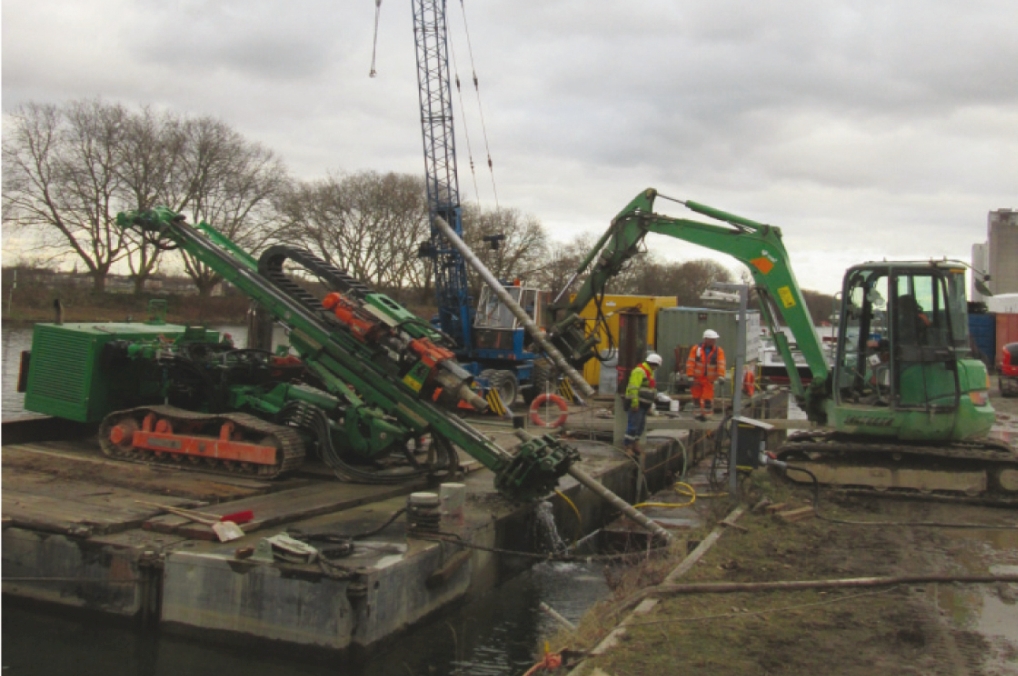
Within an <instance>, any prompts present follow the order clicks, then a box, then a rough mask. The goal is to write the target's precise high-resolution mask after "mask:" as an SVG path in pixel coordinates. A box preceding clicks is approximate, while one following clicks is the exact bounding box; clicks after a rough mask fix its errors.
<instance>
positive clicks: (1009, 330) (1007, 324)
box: [993, 312, 1018, 369]
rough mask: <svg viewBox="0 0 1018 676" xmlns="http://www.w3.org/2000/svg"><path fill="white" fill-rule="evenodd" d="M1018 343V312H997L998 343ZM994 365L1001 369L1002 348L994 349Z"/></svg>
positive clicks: (1001, 344) (1002, 344)
mask: <svg viewBox="0 0 1018 676" xmlns="http://www.w3.org/2000/svg"><path fill="white" fill-rule="evenodd" d="M1008 343H1018V313H1004V312H998V313H997V345H1000V346H1001V347H1003V346H1004V345H1007V344H1008ZM993 354H994V366H995V367H996V368H997V369H999V368H1000V363H1001V360H1002V357H1001V354H1000V350H995V351H994V353H993Z"/></svg>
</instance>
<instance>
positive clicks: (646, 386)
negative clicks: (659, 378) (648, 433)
mask: <svg viewBox="0 0 1018 676" xmlns="http://www.w3.org/2000/svg"><path fill="white" fill-rule="evenodd" d="M658 366H661V355H659V354H657V353H655V352H651V353H650V354H648V355H647V358H646V359H644V360H643V362H642V363H641V364H639V365H638V366H637V367H636V368H634V369H633V371H632V373H630V374H629V384H628V385H627V386H626V399H625V403H626V409H627V410H628V411H629V416H628V418H627V420H626V437H625V441H624V445H625V449H626V452H627V453H634V454H635V453H639V452H640V448H639V446H638V445H637V443H636V442H637V441H639V439H640V437H641V436H643V430H644V428H645V427H646V426H647V413H648V412H649V411H650V409H651V407H652V406H653V405H654V400H655V397H656V396H657V382H656V381H655V380H654V371H655V370H657V367H658Z"/></svg>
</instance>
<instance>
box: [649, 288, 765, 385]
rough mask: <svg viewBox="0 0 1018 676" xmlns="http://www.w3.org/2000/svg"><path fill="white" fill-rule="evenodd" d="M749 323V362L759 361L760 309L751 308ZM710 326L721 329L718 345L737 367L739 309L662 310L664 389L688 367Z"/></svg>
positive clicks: (659, 322)
mask: <svg viewBox="0 0 1018 676" xmlns="http://www.w3.org/2000/svg"><path fill="white" fill-rule="evenodd" d="M746 324H747V325H748V326H749V330H748V331H747V332H746V363H747V364H755V363H756V362H757V361H758V360H759V358H760V335H761V333H760V312H759V311H757V310H750V311H748V312H747V313H746ZM707 329H714V330H715V331H717V332H718V335H719V336H720V338H718V344H719V345H720V346H721V349H722V350H724V351H725V360H726V361H727V362H728V363H727V365H728V368H729V369H732V368H735V355H736V348H737V345H738V342H737V341H738V329H739V313H738V311H737V310H718V309H714V308H691V307H674V308H666V309H664V310H661V311H660V312H659V313H658V316H657V345H658V353H659V354H660V355H661V357H662V359H663V360H664V361H663V363H662V364H661V368H660V369H658V378H657V381H658V384H659V385H660V386H661V387H662V388H664V387H665V386H667V384H668V382H669V380H670V376H671V374H672V373H674V372H676V371H679V372H683V371H684V370H685V368H686V363H685V358H686V354H687V352H688V350H689V348H690V347H692V346H693V345H696V344H697V343H699V342H700V341H701V340H703V332H704V331H706V330H707ZM677 360H678V363H676V361H677Z"/></svg>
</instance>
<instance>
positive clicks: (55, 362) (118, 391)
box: [25, 322, 218, 423]
mask: <svg viewBox="0 0 1018 676" xmlns="http://www.w3.org/2000/svg"><path fill="white" fill-rule="evenodd" d="M185 330H186V327H184V326H179V325H174V324H144V323H140V322H139V323H134V322H130V323H127V322H125V323H103V324H36V325H35V330H34V332H33V334H32V355H31V360H30V361H29V369H28V378H27V382H26V390H25V409H26V410H28V411H32V412H35V413H42V414H45V415H52V416H56V417H59V418H66V419H68V420H75V421H77V422H84V423H89V422H98V421H100V420H102V419H103V418H104V417H105V416H106V414H107V413H110V412H111V411H116V410H120V409H123V408H128V407H130V406H136V405H140V404H144V403H161V402H159V399H158V397H159V395H160V390H161V374H159V373H157V372H150V371H151V369H146V368H145V367H144V366H143V365H142V364H139V363H134V362H127V363H116V364H111V363H108V360H106V359H104V356H103V351H104V348H105V347H106V346H107V345H108V344H109V343H111V342H113V341H132V342H134V341H158V340H163V339H165V340H176V339H177V338H179V337H180V336H182V335H183V334H184V332H185ZM206 334H207V336H208V338H209V339H211V340H218V333H215V332H206ZM139 396H141V397H142V399H144V398H146V397H147V398H148V399H150V400H151V401H148V402H146V401H144V400H139V399H138V397H139Z"/></svg>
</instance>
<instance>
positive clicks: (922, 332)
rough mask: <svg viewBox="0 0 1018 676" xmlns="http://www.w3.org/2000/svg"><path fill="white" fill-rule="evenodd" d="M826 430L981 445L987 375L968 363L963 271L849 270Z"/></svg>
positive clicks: (939, 267)
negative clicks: (970, 441)
mask: <svg viewBox="0 0 1018 676" xmlns="http://www.w3.org/2000/svg"><path fill="white" fill-rule="evenodd" d="M840 316H841V322H840V326H839V333H838V344H837V352H836V356H835V364H834V371H833V374H832V378H831V389H832V395H833V396H832V398H831V400H830V402H831V404H830V410H829V412H828V417H829V418H831V419H830V420H829V423H831V424H833V426H834V427H835V428H836V429H838V430H840V431H844V432H850V433H859V434H865V435H867V436H886V437H890V438H895V439H900V440H904V441H921V442H946V441H958V440H964V439H974V438H978V437H982V436H985V435H986V433H987V432H988V431H989V429H990V426H991V425H992V424H993V422H994V412H993V408H992V406H990V403H989V400H988V397H987V390H988V379H987V374H986V367H985V366H984V364H983V363H982V362H981V361H980V360H979V359H975V358H973V357H972V352H971V348H970V345H969V335H968V315H967V306H966V299H965V267H964V266H963V264H961V263H953V262H951V261H932V262H916V263H866V264H863V265H857V266H855V267H852V268H849V270H848V271H847V272H846V274H845V280H844V284H843V288H842V307H841V315H840Z"/></svg>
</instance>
